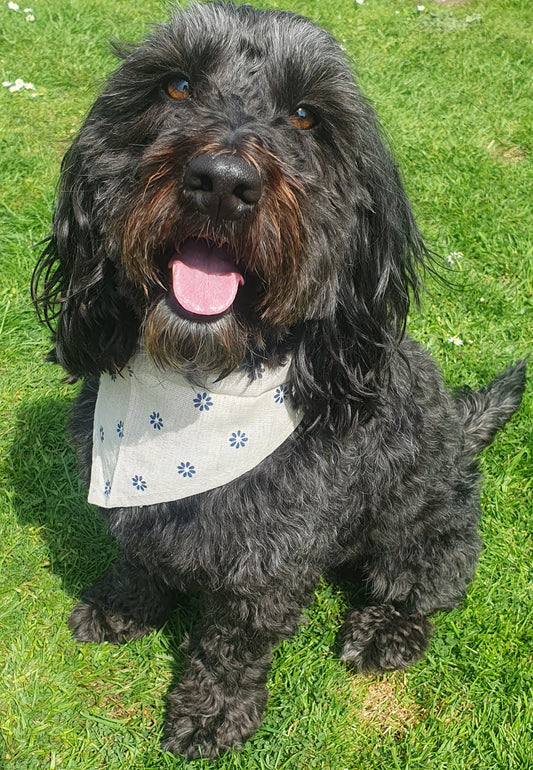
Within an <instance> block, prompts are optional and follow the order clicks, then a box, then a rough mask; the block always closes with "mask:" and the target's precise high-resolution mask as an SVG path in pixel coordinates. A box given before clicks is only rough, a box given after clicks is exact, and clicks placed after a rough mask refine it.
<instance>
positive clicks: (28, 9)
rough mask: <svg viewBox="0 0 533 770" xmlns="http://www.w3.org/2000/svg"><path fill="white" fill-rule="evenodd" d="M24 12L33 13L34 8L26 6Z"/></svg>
mask: <svg viewBox="0 0 533 770" xmlns="http://www.w3.org/2000/svg"><path fill="white" fill-rule="evenodd" d="M24 13H33V8H24Z"/></svg>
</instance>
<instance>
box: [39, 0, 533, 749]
mask: <svg viewBox="0 0 533 770" xmlns="http://www.w3.org/2000/svg"><path fill="white" fill-rule="evenodd" d="M118 53H119V55H120V56H121V57H122V59H123V62H122V64H121V66H120V67H119V68H118V70H117V71H116V72H115V73H114V74H113V75H112V76H111V78H110V79H109V82H108V83H107V85H106V87H105V89H104V91H103V93H102V94H101V95H100V96H99V97H98V99H97V100H96V103H95V104H94V106H93V108H92V110H91V112H90V114H89V116H88V117H87V119H86V121H85V123H84V125H83V127H82V129H81V131H80V133H79V135H78V137H77V138H76V140H75V141H74V144H73V145H72V147H71V149H70V150H69V151H68V153H67V154H66V156H65V159H64V161H63V166H62V183H61V188H60V192H59V200H58V203H57V209H56V212H55V217H54V228H53V235H52V237H51V239H50V241H49V243H48V245H47V247H46V249H45V251H44V253H43V256H42V257H41V260H40V262H39V264H38V266H37V269H36V273H35V276H34V295H35V299H36V303H37V306H38V308H39V309H40V311H41V314H42V316H44V319H45V320H46V321H47V322H49V323H51V324H52V325H53V326H54V327H55V328H56V331H55V360H56V361H57V362H58V363H59V364H61V366H63V367H64V368H65V369H66V371H67V372H68V373H69V374H70V375H71V376H72V377H74V378H84V380H85V382H84V387H83V390H82V393H81V396H80V398H79V401H78V404H77V407H76V410H75V415H74V418H73V422H72V431H73V436H74V439H75V442H76V444H77V446H78V448H79V452H80V456H81V462H82V467H83V470H84V473H85V475H86V476H87V479H89V477H90V476H91V464H92V446H93V444H95V445H96V444H98V443H99V442H100V439H101V440H102V441H104V438H106V439H107V437H108V434H109V430H108V428H105V430H104V426H103V424H102V425H101V426H100V425H99V424H98V420H99V419H100V418H98V420H96V422H95V420H94V417H93V415H94V410H95V403H96V399H97V392H98V387H99V385H98V383H99V379H100V381H101V383H102V384H101V392H103V388H104V384H105V389H106V390H105V392H108V390H109V389H110V388H111V387H112V383H113V382H118V383H119V384H120V385H121V387H123V388H126V387H128V388H129V387H130V385H131V383H132V382H133V381H135V378H136V366H137V362H138V361H139V360H140V359H139V357H141V359H142V361H143V362H144V363H143V365H144V364H146V363H147V365H148V366H152V369H153V372H152V375H151V376H152V379H153V378H154V377H155V379H156V380H157V379H158V378H159V380H160V382H161V388H162V390H164V391H165V393H166V394H167V395H168V394H170V395H169V403H172V401H173V399H174V401H175V402H176V403H177V402H178V401H179V398H178V397H177V396H176V397H175V398H174V396H173V393H174V391H173V390H172V386H171V385H169V383H170V381H174V380H175V379H176V377H179V378H182V380H183V383H184V387H185V388H187V387H189V388H190V390H191V393H194V394H195V395H194V399H195V403H194V407H197V409H196V413H195V414H196V416H197V417H198V420H200V418H201V417H202V419H203V416H205V415H206V413H207V412H208V411H209V406H210V405H212V404H213V400H212V399H213V398H214V397H212V395H211V392H210V391H209V392H208V389H207V385H206V383H208V382H214V383H215V390H216V386H221V387H224V384H225V383H226V382H228V381H231V378H232V377H233V378H234V377H237V378H238V377H240V378H241V381H242V378H243V376H246V377H247V378H248V381H249V383H250V388H252V389H253V387H254V386H256V385H257V384H258V383H259V385H261V383H262V380H263V379H265V382H266V381H268V382H270V379H269V378H271V379H272V378H273V379H272V381H273V382H274V384H276V379H275V378H276V376H278V375H279V376H278V379H279V382H278V383H277V387H276V388H275V391H274V399H275V400H276V401H277V402H280V403H282V402H284V408H286V413H285V416H288V418H289V419H290V420H292V421H293V424H292V427H291V430H292V432H290V435H289V436H288V438H287V437H285V438H282V439H278V443H279V446H278V448H277V449H275V450H272V451H270V450H267V452H266V457H264V458H263V459H260V460H259V461H257V462H256V464H255V465H254V466H253V467H252V468H249V469H247V470H245V471H244V472H242V473H241V475H237V477H236V478H231V479H230V480H228V481H227V482H225V481H220V480H218V477H217V480H215V481H213V482H212V488H209V487H208V488H206V489H205V490H204V491H200V492H196V493H195V494H192V495H191V494H189V495H187V493H186V492H185V493H183V494H182V493H180V494H179V499H177V500H176V499H175V498H172V499H169V498H168V494H170V493H168V492H167V494H166V497H165V496H162V498H161V502H159V503H157V502H150V504H148V505H146V504H143V503H145V502H146V500H145V498H143V495H147V494H148V493H149V492H150V491H151V488H150V485H149V484H148V486H147V483H146V478H147V476H146V473H145V475H142V474H139V473H137V472H135V474H134V473H133V471H132V473H131V478H128V479H127V481H128V484H129V485H130V486H131V488H132V490H133V491H134V492H135V493H137V492H138V499H139V502H138V503H135V502H132V503H126V504H123V503H119V504H118V505H113V504H106V500H107V499H108V498H107V497H106V498H105V499H104V498H103V500H104V502H103V507H106V508H107V509H108V510H107V517H108V522H109V529H110V531H111V533H112V534H113V536H114V537H115V538H116V539H117V541H118V543H119V545H120V549H121V557H120V559H119V560H118V561H117V563H116V564H115V565H114V566H113V567H112V569H111V571H110V572H109V574H108V575H107V576H106V577H104V578H103V579H101V580H100V581H98V582H97V583H96V584H95V585H94V586H93V587H92V588H89V589H88V590H87V591H86V593H85V595H84V600H83V601H82V602H81V603H80V604H78V606H77V607H76V608H75V609H74V610H73V612H72V615H71V618H70V626H71V628H72V629H73V632H74V637H75V638H76V639H78V640H82V641H103V640H108V641H112V642H117V643H120V642H123V641H125V640H127V639H132V638H135V637H138V636H141V635H142V634H145V633H147V632H148V631H149V629H150V628H152V627H154V626H159V625H160V624H162V623H163V622H164V621H165V619H166V618H167V617H168V615H169V613H170V612H171V611H172V609H173V607H174V606H175V603H176V602H177V601H178V600H179V594H180V592H191V591H196V592H198V593H199V594H200V596H201V597H202V600H203V613H202V617H201V618H200V619H199V620H198V622H197V624H196V626H195V628H194V630H193V632H192V634H191V637H190V640H189V643H188V651H189V663H188V667H187V669H186V671H185V674H184V676H183V679H182V681H181V683H180V684H179V686H178V687H176V689H174V690H173V691H172V692H171V693H170V695H169V700H168V719H167V727H166V747H167V748H168V749H169V750H170V751H172V752H176V753H178V752H181V753H183V754H185V755H186V756H187V757H194V756H199V755H201V756H203V757H215V756H216V755H217V754H218V753H219V752H221V751H224V750H226V749H229V748H237V747H239V746H241V745H242V744H243V742H244V741H245V740H246V739H247V738H249V737H250V736H251V735H252V734H253V732H254V731H255V730H256V729H257V727H258V726H259V725H260V723H261V718H262V713H263V709H264V707H265V702H266V699H267V694H266V690H265V681H266V678H267V674H268V670H269V665H270V660H271V655H272V648H273V646H274V645H275V644H276V643H277V642H279V640H280V639H283V638H284V637H287V636H288V635H290V634H292V633H294V631H295V629H296V627H297V624H298V621H299V618H300V613H301V610H302V608H303V607H305V606H306V605H308V604H309V602H310V601H311V600H312V596H313V590H314V588H315V587H316V585H317V581H318V580H319V577H320V576H321V575H323V574H328V575H331V574H336V573H339V572H341V571H342V574H343V575H344V576H351V578H352V579H353V581H360V585H361V586H363V587H364V589H365V591H366V596H367V601H366V603H364V604H363V605H362V606H359V607H354V608H352V609H351V610H350V611H349V612H348V615H347V617H346V619H345V622H344V626H343V628H342V631H341V643H342V658H343V659H344V660H345V661H347V662H348V663H350V664H351V665H352V666H353V667H354V668H355V669H356V670H357V671H378V672H379V671H389V670H392V669H396V668H403V667H405V666H408V665H410V664H412V663H413V662H414V661H416V660H417V659H418V658H420V657H421V655H422V654H423V652H424V650H425V649H426V647H427V644H428V638H429V636H430V633H431V628H432V627H431V623H430V622H429V621H428V619H427V618H428V615H430V614H431V613H433V612H435V611H436V610H438V609H441V608H451V607H454V606H455V605H456V604H457V603H458V602H459V600H460V598H461V596H462V594H463V592H464V590H465V587H466V586H467V584H468V582H469V581H470V579H471V578H472V574H473V572H474V568H475V565H476V560H477V557H478V553H479V545H480V543H479V537H478V534H477V526H476V525H477V522H478V517H479V473H478V469H477V462H476V456H477V454H478V453H479V452H480V450H482V449H483V448H484V447H485V446H487V445H488V444H489V443H490V442H491V440H492V439H493V437H494V435H495V433H496V431H497V430H498V429H499V428H501V427H502V426H503V425H504V424H505V422H506V421H507V420H508V419H509V418H510V417H511V415H512V414H513V413H514V412H515V410H516V409H517V408H518V406H519V403H520V398H521V394H522V391H523V387H524V378H525V364H524V363H519V364H518V365H516V366H515V367H514V368H512V369H509V370H507V371H506V372H505V373H504V374H503V375H501V376H499V377H497V378H496V379H495V380H494V382H493V383H492V384H491V385H489V386H487V387H485V388H483V389H482V390H480V391H478V392H472V391H470V390H464V391H461V392H460V393H459V394H456V395H451V394H450V393H449V392H448V391H447V390H446V388H445V386H444V384H443V381H442V377H441V374H440V372H439V371H438V369H437V367H436V365H435V364H434V363H433V362H432V361H431V360H430V358H429V357H428V355H427V354H426V353H425V352H424V350H422V349H421V348H420V346H419V345H417V344H416V343H415V342H413V341H412V340H411V339H409V338H408V337H406V336H405V335H404V325H405V321H406V315H407V311H408V306H409V297H410V296H413V295H414V296H415V297H416V296H417V294H418V292H419V288H420V284H419V278H418V275H419V273H420V270H421V269H423V267H424V264H425V263H427V257H428V254H427V251H426V249H425V247H424V245H423V242H422V240H421V237H420V234H419V232H418V230H417V227H416V225H415V222H414V220H413V216H412V213H411V210H410V207H409V204H408V201H407V199H406V196H405V193H404V190H403V187H402V184H401V181H400V177H399V174H398V171H397V168H396V166H395V164H394V162H393V161H392V160H391V157H390V155H389V153H388V151H387V150H386V149H385V147H384V144H383V142H382V140H381V138H380V135H379V132H378V128H377V120H376V116H375V114H374V112H373V110H372V108H371V107H370V106H369V104H368V103H367V102H366V101H365V99H364V98H363V96H362V95H361V93H360V92H359V90H358V88H357V86H356V84H355V83H354V81H353V78H352V75H351V74H350V70H349V68H348V66H347V64H346V62H345V60H344V57H343V54H342V52H341V50H340V48H339V46H338V45H337V43H336V42H335V41H334V40H333V39H332V38H331V37H330V35H329V34H327V33H326V32H324V31H323V30H321V29H319V28H317V27H316V26H314V25H313V24H312V23H311V22H310V21H308V20H306V19H303V18H300V17H298V16H296V15H293V14H290V13H283V12H275V11H257V10H254V9H253V8H251V7H249V6H239V7H236V6H234V5H231V4H224V3H213V4H206V5H194V6H192V7H190V8H189V9H188V10H184V11H181V12H179V13H178V14H177V15H176V16H175V17H174V18H173V19H172V20H171V21H170V22H169V23H168V24H166V25H163V26H161V27H158V28H156V30H155V31H154V33H153V34H152V36H151V37H149V38H148V39H147V40H146V41H145V42H144V43H142V44H141V45H139V46H132V47H127V48H124V49H122V50H120V51H118ZM132 362H133V363H132ZM282 372H288V374H287V376H286V379H283V376H282ZM172 378H174V380H173V379H172ZM155 391H157V388H155V389H153V390H151V391H150V395H153V393H154V392H155ZM245 392H246V386H245ZM241 395H242V393H241ZM285 397H286V398H285ZM180 398H181V397H180ZM289 400H290V404H289ZM117 403H118V405H119V406H120V403H121V402H120V398H119V400H118V401H117ZM180 403H181V402H180ZM250 403H251V402H250ZM200 406H201V407H202V409H200V408H199V407H200ZM98 408H100V407H98ZM101 408H102V409H103V410H105V409H106V404H105V403H103V404H102V407H101ZM177 411H179V410H177ZM211 411H214V410H211ZM137 412H138V410H137ZM190 412H191V414H192V413H193V412H194V409H193V408H192V407H191V409H190ZM237 414H239V413H237ZM136 416H138V414H136V410H135V408H133V409H132V410H131V415H130V417H131V418H132V419H133V418H134V417H136ZM130 417H128V419H130ZM191 419H192V418H191ZM93 422H94V423H95V424H94V430H93ZM194 424H195V425H196V423H194ZM254 425H255V423H254ZM167 427H168V419H167V416H166V415H165V414H163V413H162V412H161V413H160V411H156V410H155V409H154V410H153V412H152V413H151V414H150V426H149V427H147V428H146V430H147V431H148V430H151V431H152V433H151V434H150V436H152V435H153V436H155V435H156V434H157V436H158V437H162V436H163V434H164V431H165V430H166V428H167ZM236 427H238V425H237V423H236ZM263 427H265V426H263ZM267 427H269V428H270V425H269V426H267ZM99 430H100V434H99V433H98V431H99ZM128 430H129V426H128V422H127V420H126V422H124V421H122V420H120V422H119V423H118V424H117V432H118V435H119V438H120V439H122V438H123V436H124V435H126V437H127V436H128ZM106 431H107V432H106ZM112 433H114V431H112ZM245 433H246V431H245V430H243V431H237V430H236V431H235V432H234V433H233V434H232V435H231V436H230V437H227V436H224V437H222V439H223V441H224V442H226V441H229V442H230V446H231V447H232V448H233V449H235V450H238V452H240V453H241V454H240V455H237V452H236V453H235V456H239V457H246V452H247V451H248V449H249V448H250V444H251V442H250V443H249V444H248V445H247V444H246V443H245V442H246V441H247V436H246V435H245ZM93 436H94V441H93ZM146 436H147V437H149V434H148V433H146ZM114 440H115V441H116V440H117V439H116V436H114ZM150 440H151V439H150ZM213 440H214V441H215V442H216V441H217V440H218V437H217V436H213ZM147 441H148V438H147ZM139 443H141V444H142V443H143V442H142V441H141V442H139ZM134 444H135V442H130V449H132V450H133V451H134V452H136V451H137V449H139V447H136V446H135V445H134ZM150 446H152V445H151V444H150ZM141 448H142V447H141ZM174 448H175V456H173V457H172V458H171V459H172V462H173V463H174V466H175V467H176V468H177V473H178V474H181V477H182V478H184V479H187V478H188V479H189V480H192V481H194V483H196V479H197V478H198V476H199V475H200V474H199V473H196V471H197V470H198V468H197V467H196V466H195V465H194V463H193V462H190V461H189V460H187V457H186V456H185V453H184V445H183V444H181V443H180V442H179V440H177V441H176V444H175V445H174ZM200 450H201V451H202V452H204V450H205V452H206V454H207V450H206V449H205V448H204V446H203V445H202V447H200ZM139 451H140V450H139ZM150 451H152V450H150ZM171 454H172V453H171ZM167 455H168V452H164V453H163V452H162V453H160V454H159V455H158V454H155V455H154V457H153V458H152V459H153V460H154V462H155V465H156V466H157V465H159V464H160V463H163V461H166V460H167V459H168V458H167ZM186 460H187V462H186ZM95 462H96V461H95ZM152 470H154V472H155V470H156V469H153V468H151V469H150V471H149V472H151V471H152ZM92 474H93V476H94V474H95V470H94V468H93V470H92ZM117 474H118V471H117ZM194 474H196V476H194ZM148 475H149V474H148ZM114 484H115V480H113V481H111V480H107V479H106V482H105V491H103V492H102V494H103V495H106V496H109V500H111V497H110V494H111V489H112V486H113V485H114Z"/></svg>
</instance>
